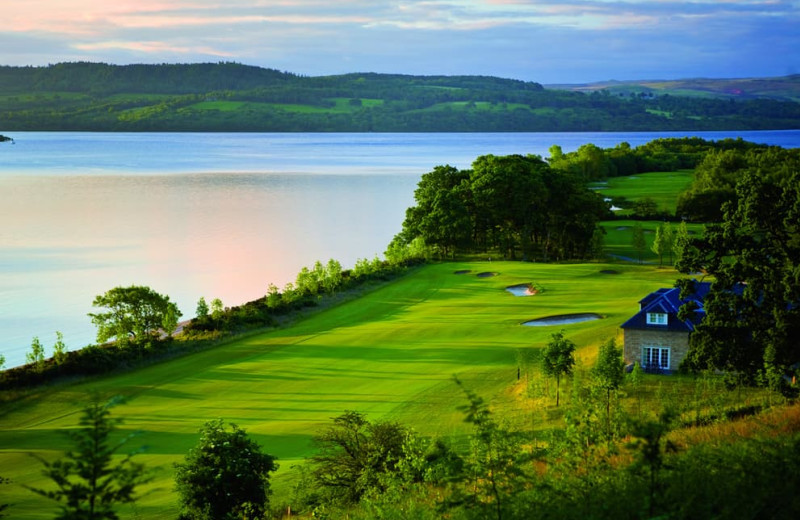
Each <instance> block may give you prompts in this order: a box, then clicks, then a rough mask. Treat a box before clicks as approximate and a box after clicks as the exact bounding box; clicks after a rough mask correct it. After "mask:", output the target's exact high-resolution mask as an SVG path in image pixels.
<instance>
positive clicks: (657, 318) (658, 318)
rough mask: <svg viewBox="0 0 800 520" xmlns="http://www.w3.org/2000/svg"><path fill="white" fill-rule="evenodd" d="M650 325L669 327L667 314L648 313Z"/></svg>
mask: <svg viewBox="0 0 800 520" xmlns="http://www.w3.org/2000/svg"><path fill="white" fill-rule="evenodd" d="M647 324H648V325H667V313H666V312H648V313H647Z"/></svg>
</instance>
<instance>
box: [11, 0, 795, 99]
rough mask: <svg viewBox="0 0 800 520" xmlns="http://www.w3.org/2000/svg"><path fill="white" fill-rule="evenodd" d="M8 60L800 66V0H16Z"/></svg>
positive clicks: (513, 69)
mask: <svg viewBox="0 0 800 520" xmlns="http://www.w3.org/2000/svg"><path fill="white" fill-rule="evenodd" d="M1 12H2V17H0V49H2V51H0V64H2V65H37V66H41V65H47V64H51V63H59V62H65V61H94V62H105V63H114V64H130V63H195V62H219V61H233V62H238V63H244V64H247V65H257V66H261V67H268V68H273V69H278V70H282V71H287V72H293V73H296V74H302V75H307V76H321V75H329V74H343V73H348V72H381V73H398V74H421V75H434V74H446V75H456V74H465V75H486V76H500V77H505V78H514V79H521V80H525V81H537V82H540V83H544V84H553V83H582V82H592V81H604V80H632V79H683V78H697V77H706V78H743V77H768V76H783V75H788V74H797V73H800V58H799V57H798V56H800V0H792V1H784V0H688V1H672V0H565V1H555V0H405V1H393V0H392V1H386V0H4V1H3V7H2V10H1Z"/></svg>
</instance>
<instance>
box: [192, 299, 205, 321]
mask: <svg viewBox="0 0 800 520" xmlns="http://www.w3.org/2000/svg"><path fill="white" fill-rule="evenodd" d="M208 312H209V309H208V304H207V303H206V298H205V297H204V296H201V297H200V299H199V300H197V309H196V310H195V312H194V315H195V316H196V317H197V319H199V320H202V319H204V318H207V317H208Z"/></svg>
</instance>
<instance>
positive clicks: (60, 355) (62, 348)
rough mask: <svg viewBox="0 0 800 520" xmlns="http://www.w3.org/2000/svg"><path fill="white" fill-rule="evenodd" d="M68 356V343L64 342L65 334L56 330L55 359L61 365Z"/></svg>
mask: <svg viewBox="0 0 800 520" xmlns="http://www.w3.org/2000/svg"><path fill="white" fill-rule="evenodd" d="M66 358H67V345H66V343H64V335H63V334H62V333H61V332H59V331H56V342H55V344H54V345H53V361H55V363H56V365H60V364H62V363H63V362H64V360H65V359H66Z"/></svg>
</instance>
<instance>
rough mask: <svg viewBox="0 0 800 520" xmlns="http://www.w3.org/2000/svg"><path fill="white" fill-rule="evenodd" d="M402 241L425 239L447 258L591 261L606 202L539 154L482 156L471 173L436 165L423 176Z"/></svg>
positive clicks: (571, 175) (473, 165)
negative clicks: (492, 255)
mask: <svg viewBox="0 0 800 520" xmlns="http://www.w3.org/2000/svg"><path fill="white" fill-rule="evenodd" d="M414 198H415V201H416V203H417V204H416V206H413V207H411V208H409V209H408V210H407V212H406V219H405V221H404V222H403V231H402V232H401V233H400V234H399V235H398V237H397V240H398V241H400V242H401V243H404V244H410V243H411V242H412V241H413V240H414V239H416V238H421V239H423V240H424V242H425V244H426V245H428V246H433V247H435V248H437V249H438V251H439V252H440V254H442V255H443V256H447V255H450V254H452V253H455V252H456V251H462V252H479V251H486V250H488V249H497V250H499V251H500V252H501V254H503V255H505V256H507V257H508V258H512V259H514V258H518V255H520V254H521V256H522V258H523V259H528V260H533V259H537V258H538V259H542V260H550V259H555V260H558V259H570V258H587V257H589V256H591V254H592V253H593V248H592V241H593V238H594V234H595V230H596V227H597V222H598V221H599V220H600V218H601V217H602V216H604V215H605V214H606V212H607V206H606V204H605V202H603V200H602V198H601V197H600V196H598V195H597V194H596V193H594V192H593V191H591V190H589V189H587V188H586V187H585V182H584V181H583V180H582V179H580V178H579V177H577V176H575V175H573V174H571V173H570V172H568V171H562V170H557V169H554V168H551V167H550V166H549V165H548V164H547V163H546V162H545V161H543V160H542V159H541V158H540V157H537V156H521V155H508V156H495V155H484V156H481V157H478V158H477V159H475V161H474V162H473V164H472V169H470V170H458V169H456V168H454V167H452V166H437V167H435V168H434V169H433V171H431V172H429V173H426V174H425V175H423V176H422V179H421V180H420V182H419V184H418V186H417V189H416V191H415V192H414Z"/></svg>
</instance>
